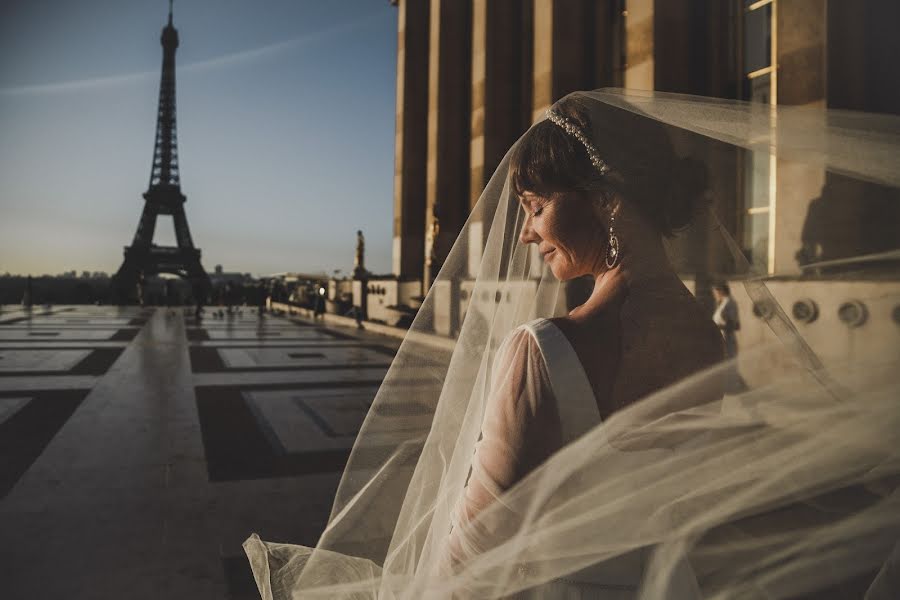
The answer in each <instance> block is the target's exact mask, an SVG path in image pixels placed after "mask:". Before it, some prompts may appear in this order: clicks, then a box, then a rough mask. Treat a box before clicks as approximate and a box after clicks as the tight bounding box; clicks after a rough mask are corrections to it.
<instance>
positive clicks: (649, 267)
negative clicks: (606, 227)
mask: <svg viewBox="0 0 900 600" xmlns="http://www.w3.org/2000/svg"><path fill="white" fill-rule="evenodd" d="M615 234H616V236H617V237H618V238H619V252H620V254H619V262H618V264H616V266H615V267H613V268H612V269H609V268H607V266H606V262H605V260H599V261H598V263H599V264H598V265H597V267H596V268H595V272H594V273H593V276H594V290H593V292H591V295H590V297H589V298H588V300H587V302H585V303H584V304H583V305H582V306H580V307H578V309H576V310H577V311H578V312H582V310H583V311H586V312H592V311H594V310H599V309H602V308H605V307H606V306H608V305H609V304H610V303H613V302H616V301H617V300H619V299H621V298H623V297H624V295H625V294H627V293H628V292H629V291H631V290H634V289H635V288H636V287H638V286H640V285H642V284H644V283H646V282H649V281H650V280H665V279H670V278H677V275H676V273H675V270H674V269H673V268H672V264H671V263H670V262H669V258H668V256H667V254H666V250H665V247H664V246H663V242H662V236H661V235H660V234H659V233H657V232H656V231H655V230H654V229H653V228H651V227H650V226H649V225H647V224H646V222H645V221H644V220H643V219H642V218H641V217H640V216H638V215H628V214H623V215H620V216H617V218H616V226H615ZM604 258H605V257H604ZM574 312H575V311H573V313H574Z"/></svg>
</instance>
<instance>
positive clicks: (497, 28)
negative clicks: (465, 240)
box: [469, 0, 540, 275]
mask: <svg viewBox="0 0 900 600" xmlns="http://www.w3.org/2000/svg"><path fill="white" fill-rule="evenodd" d="M539 3H540V2H539ZM530 10H531V2H528V1H523V0H473V2H472V116H471V146H470V157H469V160H470V163H469V164H470V171H469V182H470V188H469V198H470V207H471V208H473V209H474V207H475V205H476V203H477V202H478V198H479V197H480V196H481V192H482V191H483V190H484V187H485V185H486V184H487V182H488V181H489V179H490V177H491V176H492V175H493V174H494V171H495V169H496V168H497V166H498V165H499V164H500V161H501V160H502V159H503V156H504V155H505V154H506V152H507V151H508V150H509V148H510V146H512V144H513V143H514V142H515V141H516V139H518V137H519V136H520V135H521V134H522V133H523V132H524V131H525V129H526V127H527V125H528V124H527V122H525V119H524V118H523V115H524V113H525V107H526V106H527V104H528V99H529V98H530V97H531V94H530V84H531V79H530V77H529V76H526V73H527V74H530V72H531V69H530V61H531V32H530V31H528V30H527V27H528V23H529V22H530V18H529V17H530V15H528V14H527V12H526V11H530ZM489 227H490V223H487V224H484V223H482V222H481V221H480V220H479V218H478V215H477V214H473V217H472V223H471V226H470V228H469V235H470V239H469V250H470V252H469V271H470V274H472V275H474V274H476V273H477V268H478V265H479V264H480V263H481V251H482V249H483V246H484V239H485V236H486V234H487V230H488V229H489Z"/></svg>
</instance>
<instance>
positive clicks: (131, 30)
mask: <svg viewBox="0 0 900 600" xmlns="http://www.w3.org/2000/svg"><path fill="white" fill-rule="evenodd" d="M167 12H168V2H166V1H165V0H159V1H157V2H142V3H120V2H115V1H114V0H86V1H84V2H78V3H74V2H63V3H60V2H50V1H49V0H38V1H32V2H11V3H4V6H3V8H2V9H0V16H2V18H0V130H2V131H3V132H4V134H3V136H2V137H0V273H5V272H9V273H11V274H21V275H28V274H32V275H35V276H39V275H44V274H47V275H58V274H60V273H64V272H67V271H71V270H75V271H77V272H78V273H79V274H80V273H81V272H82V271H105V272H107V273H109V274H113V273H115V271H116V270H117V269H118V267H119V265H120V264H121V261H122V249H123V247H124V246H127V245H129V244H131V241H132V238H133V236H134V233H135V230H136V228H137V224H138V219H139V218H140V214H141V210H142V209H143V205H144V200H143V198H142V196H141V195H142V194H143V193H144V192H145V191H146V190H147V187H148V181H149V175H150V166H151V159H152V151H153V141H154V134H155V126H156V108H157V101H158V93H159V73H160V65H161V59H162V48H161V47H160V44H159V34H160V30H161V29H162V27H163V26H164V25H165V23H166V17H167ZM174 13H175V19H174V22H175V27H176V28H177V29H178V33H179V36H180V40H181V44H180V47H179V49H178V53H177V55H176V65H177V67H176V68H177V107H178V149H179V162H180V166H181V188H182V191H183V193H184V194H185V195H186V196H187V203H186V205H185V211H186V213H187V217H188V223H189V224H190V227H191V234H192V237H193V239H194V243H195V245H196V246H197V247H199V248H200V249H201V250H202V252H203V257H202V261H203V266H204V268H205V269H206V270H207V271H210V272H211V271H213V269H214V267H215V265H217V264H221V265H222V266H223V268H224V270H225V271H229V272H241V273H252V274H253V275H265V274H269V273H277V272H285V271H301V272H321V271H325V272H327V273H331V272H332V271H333V270H334V269H341V270H343V272H344V273H347V272H349V271H350V270H351V269H352V266H353V256H354V250H355V247H356V230H357V229H362V230H363V231H364V233H365V235H366V264H367V267H368V268H369V269H370V270H372V271H375V272H389V271H390V264H391V261H390V253H391V227H392V222H393V199H392V194H393V156H394V152H393V146H394V110H395V106H394V104H395V100H394V93H395V92H394V86H395V74H396V63H395V61H396V9H395V8H393V7H391V6H390V4H389V3H388V2H387V0H376V1H375V2H372V1H370V0H347V1H345V2H341V3H333V2H329V3H322V2H311V1H303V2H292V1H290V0H278V1H276V0H273V1H271V2H267V3H266V4H265V5H260V4H248V3H241V2H237V1H235V0H229V1H213V0H195V1H194V2H191V3H188V2H177V1H176V2H175V11H174ZM174 238H175V236H174V232H173V230H172V226H171V218H170V217H169V218H160V220H159V222H158V226H157V235H156V238H155V239H154V242H155V243H158V244H162V245H168V244H174Z"/></svg>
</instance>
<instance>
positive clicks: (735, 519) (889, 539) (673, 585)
mask: <svg viewBox="0 0 900 600" xmlns="http://www.w3.org/2000/svg"><path fill="white" fill-rule="evenodd" d="M560 102H577V103H578V104H579V106H581V107H583V108H584V110H586V111H587V112H588V114H589V115H590V122H591V131H590V132H589V133H590V137H591V139H592V140H593V141H594V143H595V144H596V146H597V147H598V149H599V150H600V154H601V155H602V158H603V159H604V160H605V161H607V162H609V163H610V165H611V166H612V167H613V168H614V169H615V167H616V165H617V164H619V163H620V162H621V161H622V160H626V159H625V158H623V156H619V155H618V154H617V153H618V152H619V149H620V148H622V147H623V146H622V144H623V142H622V140H627V141H628V144H631V145H632V147H638V148H639V147H640V145H641V144H642V143H651V142H652V140H651V139H649V138H648V139H642V136H643V135H644V132H645V131H649V130H650V129H651V128H652V129H654V130H662V131H664V132H665V135H666V136H668V138H669V139H670V141H671V143H672V145H673V147H674V148H675V150H676V151H677V153H678V154H679V156H680V157H682V160H688V159H690V160H692V161H694V164H702V165H703V166H704V167H705V171H706V173H707V180H706V182H707V185H706V194H707V197H708V199H709V201H710V204H711V208H710V210H709V211H706V212H704V213H702V214H700V215H698V217H697V218H696V219H695V220H694V223H693V225H692V226H691V227H689V228H687V229H685V230H684V231H681V232H679V233H678V235H676V236H675V237H673V238H671V239H670V240H668V246H667V250H668V251H669V254H670V260H671V261H672V263H673V265H674V266H675V267H676V268H677V270H678V272H679V274H680V275H681V276H682V278H683V279H684V280H685V282H686V283H687V284H688V285H689V287H691V286H693V288H694V289H696V290H698V292H702V291H703V290H705V289H708V286H709V284H710V282H711V281H714V280H719V279H727V280H729V281H730V282H731V286H732V289H733V290H737V291H739V292H740V294H742V295H741V298H740V299H741V302H742V303H743V306H742V310H744V311H745V314H744V316H743V318H742V321H743V323H744V327H745V328H746V327H747V326H748V321H753V322H758V323H759V334H758V336H757V337H756V338H755V340H754V341H753V343H746V344H744V345H743V346H742V347H741V350H740V355H739V358H738V359H736V360H737V361H738V366H740V368H741V369H742V370H743V371H745V376H746V379H747V382H748V389H747V390H746V391H743V392H741V393H738V394H728V395H726V396H724V397H722V396H721V395H720V394H719V393H718V392H717V390H719V389H720V387H719V386H720V385H721V381H722V377H723V375H724V374H726V373H730V372H732V370H733V369H734V368H735V365H734V364H719V365H717V366H715V367H712V368H709V369H707V370H704V371H701V372H698V373H695V374H693V375H691V376H689V377H687V378H684V379H682V380H680V381H678V382H677V383H675V384H673V385H670V386H667V387H665V388H664V389H660V390H658V391H655V392H653V393H651V394H649V395H647V396H646V397H644V398H643V399H642V400H640V401H639V402H637V403H634V404H632V405H630V406H628V407H627V408H625V409H623V410H620V411H617V412H615V413H613V414H612V415H611V416H609V417H608V418H606V419H600V418H599V417H597V418H596V419H595V420H593V421H590V420H589V419H582V420H581V422H582V424H583V431H577V432H575V435H573V436H569V437H570V438H571V439H570V440H569V439H567V440H566V441H568V442H569V443H566V444H565V445H564V446H563V447H562V449H560V450H558V451H555V452H553V453H552V454H551V455H550V456H549V458H546V457H542V458H541V459H540V460H535V461H533V462H535V463H536V464H526V463H527V462H528V461H523V463H522V465H520V466H521V468H520V469H519V470H518V471H520V472H515V473H513V472H511V471H510V472H504V471H503V467H502V465H501V466H498V467H496V470H494V471H491V469H493V468H494V467H492V466H491V465H485V464H481V463H478V462H475V463H474V464H473V456H475V455H476V454H478V452H480V451H481V450H480V449H479V444H481V443H482V441H484V443H488V440H491V439H496V438H497V436H491V435H489V434H488V432H489V430H490V428H491V427H495V428H496V427H503V426H505V425H504V424H503V422H501V421H502V419H501V420H500V421H498V420H497V419H496V418H494V417H495V416H496V415H493V413H492V409H491V406H492V404H491V398H492V397H496V396H497V394H498V393H499V392H498V390H502V389H503V388H504V387H506V388H508V387H510V386H513V387H515V388H516V390H518V391H517V392H515V394H513V395H515V396H516V397H517V398H519V402H520V404H519V405H517V406H516V409H517V410H520V411H521V414H522V415H525V416H523V417H522V418H523V419H527V418H531V419H537V420H540V419H542V418H548V419H552V418H556V417H554V415H557V416H561V415H563V414H564V413H565V411H566V410H569V409H568V408H565V407H570V406H574V405H576V404H577V402H578V401H579V398H578V397H579V396H580V395H583V394H584V391H583V390H584V387H583V381H582V383H581V384H579V383H578V375H577V374H576V375H573V376H572V377H567V378H564V379H567V381H566V382H564V383H558V382H557V379H563V378H561V377H559V376H558V373H560V372H562V371H564V370H565V369H566V368H569V367H565V366H561V367H556V366H553V365H552V364H551V362H553V361H554V360H555V361H556V362H557V363H561V364H565V363H566V362H567V360H564V355H565V350H564V349H561V348H564V346H560V345H552V344H551V345H550V346H549V348H551V349H550V350H548V349H547V348H548V346H544V347H543V348H539V347H537V346H536V345H535V343H536V342H535V340H537V343H538V344H539V343H540V341H541V340H540V336H536V335H535V334H534V333H533V332H531V330H530V329H529V327H531V328H533V327H534V323H535V322H536V321H535V320H536V319H537V320H538V321H537V322H538V323H540V322H541V321H540V320H541V319H546V318H550V317H554V316H559V315H562V314H565V313H566V312H567V311H568V310H570V309H571V308H573V307H574V306H577V305H578V304H579V303H580V302H581V301H583V299H584V297H585V287H586V286H585V283H584V281H581V280H575V281H571V282H566V283H561V282H559V281H557V280H556V279H555V278H554V277H553V275H552V274H551V273H550V272H549V270H548V269H547V268H545V267H544V266H543V264H542V263H541V261H540V258H539V257H538V256H536V253H535V252H534V250H533V249H532V248H530V247H527V246H524V245H522V244H521V243H519V241H518V236H519V232H520V231H521V228H522V223H523V219H524V215H523V211H522V209H521V208H520V205H519V202H518V200H517V198H516V196H515V194H514V193H513V192H512V190H511V189H510V183H509V177H508V176H509V159H510V154H507V157H506V158H505V159H504V160H503V162H502V163H501V164H500V166H499V167H498V168H497V170H496V172H495V173H494V175H493V177H492V178H491V180H490V182H489V184H488V185H487V187H486V189H485V190H484V192H483V194H482V195H481V198H480V200H479V202H478V204H477V206H476V207H475V208H474V210H473V211H472V213H471V215H470V218H469V220H468V222H467V223H466V225H465V227H464V229H463V231H462V232H461V234H460V236H459V238H458V240H457V241H456V243H455V245H454V246H453V249H452V251H451V252H450V254H449V256H448V258H447V259H446V261H445V263H444V266H443V268H442V270H441V272H440V275H439V277H438V278H437V280H436V282H435V283H434V285H433V287H432V289H431V291H430V292H429V294H428V296H427V297H426V299H425V301H424V304H423V306H422V308H421V309H420V311H419V314H418V316H417V317H416V320H415V322H414V323H413V325H412V327H411V328H410V331H409V333H408V335H407V336H406V338H405V340H404V342H403V344H402V346H401V348H400V350H399V352H398V353H397V355H396V358H395V359H394V361H393V363H392V365H391V368H390V370H389V372H388V374H387V376H386V378H385V380H384V382H383V384H382V386H381V388H380V389H379V391H378V393H377V395H376V397H375V399H374V401H373V403H372V405H371V408H370V411H369V413H368V416H367V417H366V419H365V421H364V423H363V425H362V427H361V429H360V432H359V434H358V437H357V440H356V442H355V445H354V447H353V450H352V453H351V456H350V459H349V462H348V464H347V466H346V469H345V471H344V474H343V476H342V479H341V483H340V486H339V488H338V491H337V495H336V498H335V501H334V505H333V509H332V512H331V516H330V518H329V523H328V526H327V528H326V530H325V532H324V533H323V535H322V536H321V539H320V540H319V542H318V544H317V545H316V547H314V548H309V547H303V546H296V545H291V544H287V543H276V542H267V541H262V540H260V539H259V537H258V536H256V535H253V536H251V537H250V538H249V539H248V540H247V541H246V542H245V544H244V547H245V550H246V552H247V555H248V557H249V559H250V564H251V567H252V569H253V572H254V576H255V579H256V582H257V585H258V587H259V590H260V593H261V595H262V598H264V599H265V600H269V599H279V600H281V599H287V598H432V597H434V598H450V597H459V598H498V597H508V596H516V595H519V596H521V597H548V598H552V597H561V598H568V597H575V598H682V597H685V598H690V597H705V598H763V597H764V598H795V597H810V598H819V597H832V596H829V595H828V594H835V595H834V596H833V597H842V596H839V595H837V594H839V593H840V592H841V590H844V591H847V590H862V592H861V593H863V594H865V593H867V594H868V596H867V597H870V598H888V597H897V596H896V595H894V594H896V593H897V588H896V587H895V586H897V585H898V581H897V580H898V571H900V565H898V562H900V550H898V546H897V543H898V540H900V492H898V489H897V483H898V481H900V479H898V476H900V455H898V448H900V406H898V403H897V395H898V390H900V385H898V378H900V376H898V373H900V369H898V366H900V343H897V342H898V340H894V343H893V345H886V346H885V345H881V346H878V345H875V346H872V345H871V344H869V343H867V341H866V339H865V338H863V337H855V338H854V337H853V335H851V334H848V333H847V331H848V330H847V328H846V326H844V325H843V324H841V323H839V322H837V321H836V320H827V319H825V318H824V316H823V318H822V319H821V320H820V323H819V324H818V327H819V329H815V328H813V327H808V328H805V329H803V328H801V327H800V326H799V325H798V324H797V320H796V318H795V319H792V318H791V317H789V316H788V315H787V313H786V312H785V310H784V309H783V308H782V303H783V302H788V301H792V298H793V296H791V293H790V292H789V291H785V290H789V289H790V288H789V287H786V286H785V283H784V279H785V278H783V277H782V278H776V280H772V279H771V278H770V277H769V276H767V275H766V271H765V269H764V268H763V269H760V268H759V267H760V265H759V264H758V263H752V262H748V260H747V259H746V256H745V251H744V250H745V248H742V247H741V244H740V243H738V242H737V241H736V240H735V239H733V237H732V235H731V234H730V233H729V231H733V230H734V229H735V226H734V222H735V221H736V219H737V217H736V216H735V209H734V206H735V204H736V202H735V200H734V197H733V196H734V194H735V189H736V188H737V184H740V183H741V180H740V177H743V175H742V173H744V172H746V169H745V168H744V165H746V164H748V161H750V163H752V164H754V165H759V164H764V165H768V166H770V167H772V168H769V170H768V175H767V179H766V180H765V185H756V186H755V187H753V188H752V190H753V191H752V193H753V194H756V196H755V197H759V196H760V194H762V195H763V197H764V200H765V201H766V202H768V206H770V207H771V206H775V198H774V196H775V195H776V194H777V195H778V200H780V201H782V203H787V202H790V201H794V202H798V201H799V200H801V199H804V198H805V199H811V198H813V197H815V196H816V195H818V193H819V190H820V189H821V186H822V183H823V182H824V181H825V180H826V179H827V178H830V177H839V178H841V180H842V181H852V182H853V183H854V185H857V186H860V187H861V188H864V189H866V190H877V193H878V194H881V196H880V197H883V198H887V199H888V200H887V202H889V203H896V202H900V195H898V193H897V192H898V188H900V153H898V150H900V118H895V117H887V116H880V115H867V114H859V113H851V112H840V111H823V110H821V109H815V110H814V109H805V108H784V107H771V106H760V105H753V104H747V103H743V102H738V101H724V100H715V99H708V98H698V97H689V96H681V95H671V94H663V93H656V92H631V91H622V90H597V91H594V92H579V93H576V94H573V95H570V96H568V97H566V98H565V99H563V100H562V101H560ZM628 156H633V153H632V154H629V155H628ZM679 164H681V163H679ZM776 167H777V168H776ZM661 168H668V167H667V166H666V165H653V164H650V165H645V173H646V176H647V177H653V176H654V169H661ZM672 168H676V167H672ZM752 172H753V173H757V172H758V171H752ZM736 178H737V179H736ZM810 182H812V183H810ZM753 183H754V182H753V181H750V182H749V183H747V182H744V189H750V188H747V187H746V186H747V185H751V184H753ZM755 183H757V184H758V183H759V182H758V181H757V182H755ZM807 192H808V193H807ZM873 193H875V192H873ZM767 194H768V196H766V195H767ZM804 194H805V195H804ZM672 198H673V200H672V201H673V202H677V201H679V199H678V194H677V191H676V192H675V193H673V196H672ZM892 206H893V205H892ZM892 210H896V209H895V208H894V209H892ZM801 216H802V213H801ZM769 231H771V229H770V230H769ZM751 241H752V240H751ZM622 243H623V245H624V244H627V240H622ZM799 244H800V241H799V240H797V244H795V245H799ZM745 246H746V244H745ZM897 247H900V243H898V244H895V245H894V246H893V247H892V248H893V249H891V248H888V249H886V250H884V251H882V252H879V253H872V252H870V251H869V250H868V249H867V248H863V247H859V248H858V252H856V253H855V254H854V253H853V252H844V254H843V256H842V257H841V259H840V260H837V261H834V260H830V261H828V263H827V264H826V263H825V262H823V263H822V264H821V265H818V266H817V265H816V264H807V265H805V266H804V270H803V271H802V273H798V274H797V275H795V276H794V277H793V278H790V279H791V281H794V282H801V283H802V282H805V281H818V280H819V279H821V280H823V281H826V280H827V281H828V282H835V281H839V280H840V281H846V282H856V281H860V280H865V279H866V278H867V277H870V278H871V277H874V280H875V281H876V282H882V285H880V286H879V285H874V286H873V287H872V288H871V289H872V290H873V291H872V292H871V294H872V295H873V297H877V299H878V302H880V303H881V304H879V306H882V305H884V306H897V305H898V303H900V295H898V294H897V291H896V290H897V289H898V288H897V287H896V286H895V285H894V284H893V283H892V282H896V281H897V280H898V279H900V278H898V274H900V273H898V270H897V265H898V264H900V251H898V250H896V248H897ZM770 248H771V245H770ZM863 255H864V256H863ZM873 265H874V267H873ZM819 267H821V268H819ZM873 268H874V272H875V273H876V274H875V275H871V273H872V272H873ZM817 277H818V278H819V279H816V278H817ZM739 282H740V283H739ZM866 289H869V288H866ZM587 291H588V292H589V291H590V290H589V289H588V290H587ZM450 297H453V298H460V299H462V302H463V306H462V309H461V312H462V313H463V315H462V317H461V318H460V319H459V326H458V327H457V329H458V331H457V332H456V333H454V334H453V336H452V338H451V339H449V340H448V339H446V337H442V336H438V335H435V334H434V333H433V331H434V327H435V323H436V322H437V321H439V320H440V319H446V318H447V309H446V306H445V305H446V299H447V298H450ZM863 300H864V301H865V298H863ZM751 306H752V307H753V308H754V311H755V314H757V317H754V316H752V315H751V314H750V312H749V311H750V308H751ZM710 313H711V310H710ZM873 319H874V315H873ZM889 319H890V317H889V316H888V318H887V326H890V327H894V328H895V329H896V324H895V323H891V322H890V320H889ZM882 320H884V319H882ZM543 322H546V321H543ZM883 326H884V325H882V327H883ZM857 331H862V329H858V330H857ZM894 333H896V332H894ZM748 335H749V334H748ZM748 339H749V338H748ZM835 339H840V340H844V339H846V340H847V341H846V343H844V342H840V343H837V344H835V343H834V340H835ZM825 342H828V343H827V344H826V343H825ZM542 352H543V354H542ZM515 353H520V354H521V353H524V355H525V356H526V358H525V359H522V360H512V359H511V358H510V356H511V355H512V354H515ZM547 353H549V354H551V355H552V356H550V357H549V358H548V357H547V356H545V354H547ZM572 360H577V357H575V358H574V359H573V357H572V356H569V357H568V363H569V364H570V365H571V362H572ZM510 365H519V366H521V365H525V368H524V369H522V368H519V369H518V370H516V371H511V370H510ZM548 365H549V366H548ZM554 375H556V376H557V377H556V379H554ZM579 385H581V387H579ZM547 396H553V398H554V402H555V406H556V407H557V408H558V411H557V412H552V411H551V413H547V414H549V415H550V416H547V415H544V416H541V415H543V413H541V407H540V406H539V405H538V404H535V402H534V399H535V398H540V397H547ZM710 398H714V399H713V400H710ZM582 400H583V398H582ZM529 402H531V404H529ZM517 414H518V413H517ZM492 415H493V416H492ZM563 420H564V419H563ZM498 423H499V424H498ZM562 430H565V426H563V427H562ZM509 443H510V444H512V445H515V443H518V445H519V449H518V450H510V452H519V453H521V452H525V451H526V450H528V449H529V448H531V449H532V450H534V446H536V445H539V444H540V443H541V440H531V439H528V440H519V441H518V442H516V441H515V440H511V441H509ZM523 448H524V450H523ZM538 454H540V453H538ZM485 469H487V470H488V471H489V472H488V473H487V474H484V473H481V472H480V471H483V470H485ZM479 481H480V482H481V484H479V485H477V486H476V484H477V483H478V482H479ZM466 494H469V495H470V496H473V495H474V496H476V497H475V498H474V499H473V498H471V497H470V498H469V502H470V504H469V506H471V505H476V506H477V508H478V510H477V511H474V512H471V511H470V513H467V514H460V510H461V509H460V506H461V503H464V500H463V498H464V497H465V495H466ZM464 512H465V511H464ZM848 593H851V592H848ZM852 593H856V592H852ZM848 597H860V593H857V595H855V596H848Z"/></svg>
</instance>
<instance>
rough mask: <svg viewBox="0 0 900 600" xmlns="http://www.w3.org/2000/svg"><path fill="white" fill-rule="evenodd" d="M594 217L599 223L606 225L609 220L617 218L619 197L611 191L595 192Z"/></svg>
mask: <svg viewBox="0 0 900 600" xmlns="http://www.w3.org/2000/svg"><path fill="white" fill-rule="evenodd" d="M593 204H594V216H595V217H597V219H598V220H599V221H600V222H601V223H608V222H609V220H610V218H612V217H614V216H617V215H618V213H619V208H620V201H619V195H618V194H617V193H615V192H611V191H603V190H600V191H597V192H594V193H593Z"/></svg>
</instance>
